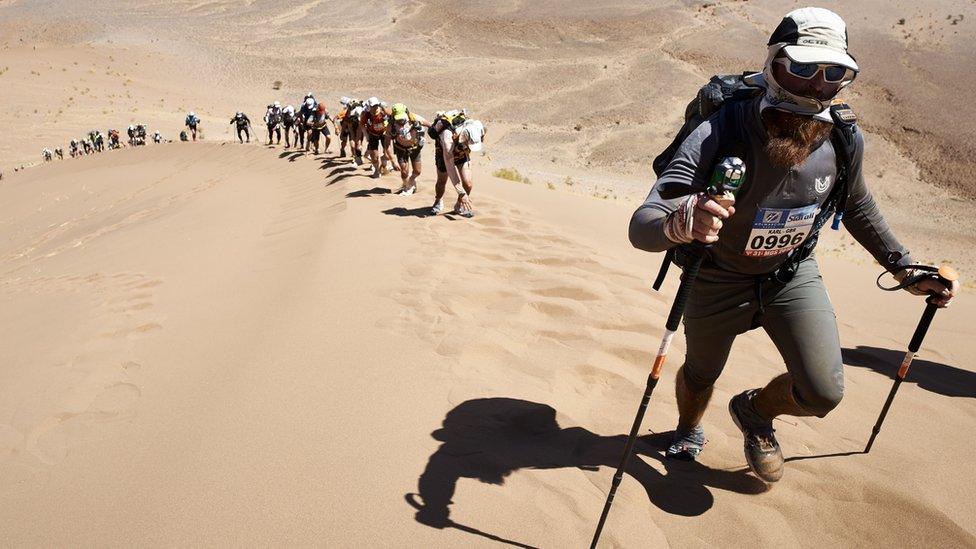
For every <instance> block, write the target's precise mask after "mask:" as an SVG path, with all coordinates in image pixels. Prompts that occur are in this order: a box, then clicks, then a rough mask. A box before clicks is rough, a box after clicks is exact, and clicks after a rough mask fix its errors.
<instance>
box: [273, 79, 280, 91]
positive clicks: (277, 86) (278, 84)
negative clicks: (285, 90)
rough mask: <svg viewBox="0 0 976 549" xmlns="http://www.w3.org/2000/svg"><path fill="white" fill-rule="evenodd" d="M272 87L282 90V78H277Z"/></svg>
mask: <svg viewBox="0 0 976 549" xmlns="http://www.w3.org/2000/svg"><path fill="white" fill-rule="evenodd" d="M271 89H273V90H280V89H281V80H275V81H274V83H272V84H271Z"/></svg>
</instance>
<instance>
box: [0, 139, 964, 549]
mask: <svg viewBox="0 0 976 549" xmlns="http://www.w3.org/2000/svg"><path fill="white" fill-rule="evenodd" d="M479 179H480V181H481V183H479V193H478V197H477V198H478V202H477V206H478V208H479V211H480V215H479V216H478V217H476V218H475V219H474V220H473V221H463V220H452V219H451V218H450V217H446V216H444V217H438V218H425V217H419V215H420V214H421V213H422V211H423V207H425V206H427V205H428V204H427V202H428V196H427V195H426V191H429V187H428V188H427V189H424V191H425V193H424V194H423V195H422V196H415V197H410V198H400V197H396V196H393V195H390V194H389V193H388V192H387V191H388V188H387V187H389V186H392V184H394V183H395V178H393V177H387V178H384V179H383V180H381V181H380V182H379V183H377V182H375V181H373V180H370V179H368V178H366V177H365V176H364V172H363V171H362V170H355V169H353V168H352V167H351V166H349V165H347V164H345V163H339V162H336V161H334V160H331V159H329V158H328V157H326V158H323V159H319V160H312V159H309V158H307V157H296V155H295V154H286V153H285V152H283V151H282V150H281V149H278V148H274V149H267V148H265V147H262V146H237V145H218V144H196V145H192V144H191V145H168V146H161V147H154V148H147V149H145V150H138V151H121V152H114V153H110V154H106V155H102V156H99V157H90V158H85V159H82V160H78V161H75V162H71V163H67V162H66V163H63V164H60V165H55V166H45V167H42V168H38V169H36V170H31V171H30V172H29V173H27V174H24V175H22V176H19V177H18V178H17V180H16V182H15V183H14V182H11V183H8V184H7V185H4V186H3V187H0V204H2V206H0V219H3V225H2V229H3V233H4V234H5V235H9V237H8V238H7V239H6V240H5V241H4V244H3V247H2V249H0V257H2V264H0V272H2V275H0V276H2V278H0V292H2V294H0V299H2V301H3V302H4V303H5V304H7V306H5V307H3V308H2V310H0V328H2V329H0V333H3V334H4V336H3V338H4V344H3V345H2V346H0V349H2V351H0V352H2V353H3V354H2V356H0V364H2V365H3V369H2V370H0V376H2V383H0V387H2V389H0V391H2V392H0V403H2V405H0V406H2V407H0V436H2V438H0V448H2V452H0V460H2V461H0V503H2V504H0V509H3V511H2V512H0V519H2V520H0V537H2V538H4V539H6V540H8V541H10V542H11V543H13V544H16V545H38V544H41V545H51V544H57V545H66V544H73V545H76V544H82V545H94V544H98V545H135V544H138V545H144V544H152V545H173V544H219V545H239V544H249V545H260V544H279V545H280V544H285V543H293V544H302V545H306V544H316V545H320V544H327V545H333V546H359V545H365V544H370V545H374V546H403V545H407V546H457V545H459V544H475V545H482V544H489V542H490V540H498V539H502V540H509V541H511V542H516V543H519V544H525V545H531V546H546V547H565V546H576V545H582V544H584V543H585V542H586V540H587V539H588V538H589V535H590V532H591V528H592V527H593V524H594V521H595V519H596V516H597V515H598V513H599V510H600V507H601V506H602V502H603V497H604V494H605V490H606V489H607V487H608V485H609V481H610V475H611V473H610V468H609V467H607V466H609V465H611V464H612V463H613V462H614V461H615V460H616V457H617V454H618V452H619V450H620V446H621V439H620V437H619V436H616V437H614V436H612V435H619V433H622V432H625V430H626V429H627V428H628V426H629V423H630V420H631V417H632V414H633V408H634V406H635V404H636V402H637V400H638V399H639V395H640V392H641V390H642V386H643V380H644V377H645V375H646V368H647V365H648V361H649V356H650V353H651V352H653V350H654V348H655V347H656V343H657V338H658V337H659V335H660V330H661V325H662V323H663V316H664V315H665V314H666V309H667V299H668V296H669V295H670V294H671V293H672V292H673V284H674V281H673V280H672V281H670V282H669V286H668V288H667V291H665V292H664V293H663V294H660V295H656V294H649V293H648V291H647V289H646V286H647V274H648V272H649V271H650V270H651V269H652V267H653V266H654V264H655V263H656V260H655V258H653V257H651V256H647V255H644V254H638V253H637V252H635V251H633V250H629V249H628V248H627V246H626V243H625V241H624V239H623V234H624V228H625V224H626V219H627V216H628V213H629V212H628V211H627V210H625V209H623V208H621V207H619V206H617V205H614V204H612V203H610V202H608V201H603V200H595V199H592V198H587V197H580V196H572V195H570V194H568V193H559V192H554V191H549V190H546V189H543V188H538V187H533V186H526V185H521V184H515V183H511V182H507V181H494V180H490V179H489V178H487V177H486V176H485V174H481V175H480V176H479ZM39 188H42V189H43V191H42V192H41V193H38V192H37V189H39ZM824 271H825V277H826V278H827V279H828V284H829V285H830V287H831V292H832V295H833V297H834V299H835V302H836V306H837V309H838V313H839V317H840V325H841V330H842V341H843V344H844V346H845V348H848V349H850V352H848V353H847V362H848V363H849V365H850V366H851V367H849V368H848V394H847V398H846V400H845V402H844V404H843V405H842V406H841V408H839V409H838V410H837V411H836V412H835V413H834V414H832V415H831V416H830V418H828V419H827V420H823V421H821V420H806V419H804V420H799V421H797V422H796V423H795V425H794V424H792V423H785V422H779V423H778V426H777V429H778V430H779V433H780V435H781V439H782V441H783V443H784V446H785V448H786V451H787V453H788V454H789V455H790V456H796V457H803V456H811V455H818V454H824V453H834V452H843V451H849V450H855V449H858V448H860V447H861V446H860V445H861V444H862V443H863V441H864V440H865V439H866V435H867V434H868V431H869V429H870V425H871V423H872V421H873V419H874V416H875V414H876V412H877V410H878V408H879V407H880V404H881V402H882V400H883V398H884V394H885V393H886V391H887V388H888V384H889V376H890V373H891V371H892V365H893V364H895V363H896V362H897V360H898V358H897V356H896V355H897V353H898V350H900V349H901V348H902V347H903V344H904V343H903V342H904V341H905V339H907V337H908V336H909V335H910V332H911V329H912V324H913V322H914V319H915V318H916V315H917V314H918V312H919V310H920V303H919V302H918V301H917V300H914V299H912V298H910V296H907V295H905V296H903V295H900V294H899V295H895V296H892V295H888V294H882V293H881V292H878V291H873V290H871V284H872V282H873V281H872V275H873V273H874V269H872V268H862V267H858V266H853V265H851V264H849V263H847V262H840V261H836V260H834V259H830V258H828V259H826V260H825V261H824ZM880 311H884V314H881V313H880ZM973 314H974V311H973V305H972V304H971V303H968V302H967V301H962V302H961V303H960V304H959V306H958V307H955V308H953V309H951V310H950V311H947V312H946V313H945V314H941V313H940V315H939V317H938V318H937V320H936V324H935V327H934V328H933V331H932V333H931V334H930V337H929V339H928V340H927V342H926V346H925V350H924V352H923V353H922V355H921V359H924V361H921V360H920V361H919V362H918V363H917V364H916V369H915V370H913V372H912V380H913V383H910V384H907V385H906V386H905V387H904V388H903V389H902V393H901V394H900V395H899V400H898V401H897V402H896V406H895V408H894V410H893V412H892V415H891V417H890V419H889V422H888V423H887V425H886V429H885V431H884V433H883V435H882V437H881V438H880V439H879V442H878V444H877V446H876V449H875V450H874V452H873V453H872V454H871V455H870V457H868V456H849V457H837V458H825V459H812V460H802V461H796V462H793V463H791V464H790V468H789V470H788V472H787V476H786V478H785V479H784V480H783V481H782V482H781V483H779V484H778V485H777V486H775V487H774V488H773V489H772V490H771V491H768V492H765V491H764V490H765V488H764V486H763V485H762V483H760V482H759V481H757V480H756V479H755V478H753V477H751V476H749V475H747V474H745V473H744V472H743V465H744V464H743V460H742V456H741V450H740V444H741V439H740V438H739V437H738V436H737V435H736V432H735V427H734V426H733V425H732V423H731V421H730V420H729V419H728V417H727V414H726V413H725V411H724V406H725V401H726V400H727V398H728V397H729V396H731V395H732V394H734V393H735V392H737V391H739V390H741V389H742V388H744V387H748V386H754V385H757V384H760V383H762V382H763V381H765V380H766V379H768V378H769V377H771V376H772V375H774V374H775V373H777V372H779V371H780V370H781V368H782V366H781V364H780V362H779V359H778V358H777V355H776V354H775V351H774V349H773V348H772V346H771V344H770V343H769V342H768V341H767V340H766V338H765V336H763V335H762V334H750V335H748V336H745V337H743V338H741V340H740V341H739V343H738V344H737V347H736V348H735V350H734V352H733V357H732V360H731V362H730V366H729V368H728V371H727V373H726V375H725V376H724V377H723V378H722V381H721V383H720V385H719V387H718V389H717V391H716V399H715V402H714V403H713V406H712V409H711V410H710V411H709V414H708V415H707V416H706V423H705V426H706V429H708V432H709V438H710V440H711V442H710V444H709V446H708V450H707V452H706V453H705V454H704V456H703V460H702V462H701V464H699V465H688V464H670V463H663V462H662V461H661V453H660V452H661V450H660V443H661V440H662V438H661V437H660V436H656V435H654V434H653V433H654V432H664V431H667V430H668V429H669V428H670V427H671V426H672V425H673V422H674V419H675V411H674V399H673V396H672V391H673V386H672V382H671V379H670V378H671V374H672V373H673V370H674V368H675V367H676V364H672V365H671V366H670V368H669V372H668V374H667V375H666V377H665V379H664V381H663V382H662V384H661V386H660V387H659V389H658V392H657V394H656V395H655V398H654V401H653V404H652V411H651V413H650V416H649V419H648V421H647V423H646V427H648V428H649V429H651V431H650V432H648V435H647V437H646V439H645V441H644V442H643V443H642V444H641V446H640V453H641V460H640V462H638V463H636V464H635V466H634V467H633V471H632V476H630V477H628V478H627V479H626V481H625V482H624V484H623V486H622V489H621V491H620V494H619V495H618V501H617V504H616V506H615V508H614V512H613V514H612V516H611V521H610V525H609V529H608V531H607V534H606V538H605V539H606V541H607V544H608V546H609V545H611V544H615V545H619V546H628V547H633V546H648V545H652V546H663V545H665V544H671V545H681V546H689V545H691V546H698V545H754V544H755V543H756V541H757V540H759V541H760V542H765V543H768V544H784V543H789V544H798V545H811V544H816V545H818V546H819V545H823V544H827V545H842V544H853V543H857V544H868V545H876V546H882V545H886V546H887V545H891V544H904V545H914V544H918V543H933V542H935V543H938V544H939V545H940V546H967V545H972V544H973V543H976V536H974V533H976V523H974V522H973V520H972V517H973V516H976V508H974V501H973V499H972V498H971V497H970V496H969V494H968V491H967V486H969V485H971V484H972V481H973V478H972V475H971V473H969V472H968V470H966V469H965V468H964V466H963V464H965V463H967V460H968V452H967V451H966V450H967V448H966V445H965V444H940V445H939V450H938V451H937V452H936V453H932V452H928V451H925V447H928V446H929V445H928V443H927V442H925V441H928V440H933V439H934V440H939V441H951V440H958V436H959V433H963V432H967V431H968V430H970V429H971V428H972V425H973V421H974V418H976V400H974V399H976V393H973V390H972V388H973V387H974V383H973V379H974V376H976V374H974V373H973V372H972V371H971V370H969V369H968V368H971V365H972V360H973V357H974V356H976V350H974V347H973V344H972V342H973V341H974V340H976V338H974V337H973V336H974V335H976V333H974V330H973V328H972V327H971V326H969V325H968V323H967V322H966V320H967V319H971V318H973ZM40 342H43V344H40ZM680 350H681V349H680V345H679V349H677V350H676V355H679V356H680ZM928 361H931V362H928ZM675 362H677V359H676V360H675ZM876 370H877V371H876ZM486 399H488V400H486ZM597 468H599V469H597ZM635 477H636V480H635ZM418 492H419V493H420V495H419V496H417V495H415V494H417V493H418ZM448 501H452V502H453V504H452V505H450V510H451V514H450V518H451V519H452V520H453V521H456V522H455V523H454V524H456V525H457V527H449V528H446V529H443V530H442V529H437V528H431V527H429V526H426V525H424V524H421V523H419V522H417V521H416V520H414V513H415V509H414V507H412V506H411V504H410V502H413V503H416V504H419V502H426V503H427V504H429V505H430V506H431V509H438V508H441V509H443V506H444V505H446V504H447V502H448ZM39 517H43V519H40V518H39Z"/></svg>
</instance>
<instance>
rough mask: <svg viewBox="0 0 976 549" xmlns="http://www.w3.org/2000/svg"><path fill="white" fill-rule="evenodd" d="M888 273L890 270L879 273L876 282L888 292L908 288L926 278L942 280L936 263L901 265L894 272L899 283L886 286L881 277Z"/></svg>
mask: <svg viewBox="0 0 976 549" xmlns="http://www.w3.org/2000/svg"><path fill="white" fill-rule="evenodd" d="M886 274H888V271H884V272H883V273H881V274H880V275H878V279H877V280H876V281H875V284H876V285H877V286H878V288H880V289H882V290H884V291H886V292H895V291H898V290H906V289H908V290H909V291H910V289H911V288H912V286H915V285H916V284H918V283H919V282H920V281H922V280H925V279H934V280H939V281H940V282H941V277H940V276H939V268H938V267H936V266H935V265H922V264H911V265H905V266H904V267H901V268H900V269H899V270H898V271H896V272H894V273H892V275H893V276H894V277H895V279H896V280H898V283H897V284H895V285H894V286H884V285H882V284H881V279H882V278H884V276H885V275H886Z"/></svg>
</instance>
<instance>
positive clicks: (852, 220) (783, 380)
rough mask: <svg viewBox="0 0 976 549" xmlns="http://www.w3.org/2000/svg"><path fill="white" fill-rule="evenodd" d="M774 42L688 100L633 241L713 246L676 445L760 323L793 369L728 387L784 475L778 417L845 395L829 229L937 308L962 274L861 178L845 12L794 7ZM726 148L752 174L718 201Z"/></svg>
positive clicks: (691, 448)
mask: <svg viewBox="0 0 976 549" xmlns="http://www.w3.org/2000/svg"><path fill="white" fill-rule="evenodd" d="M767 45H768V54H767V57H766V63H765V66H764V69H763V71H762V72H761V73H755V74H744V75H743V76H721V77H719V76H717V77H713V78H712V81H711V82H710V83H709V84H708V85H706V86H705V87H703V88H702V90H701V91H700V92H699V94H698V97H696V99H695V100H693V101H692V103H691V104H690V105H689V106H688V109H687V110H686V122H685V126H684V127H683V128H682V130H681V131H680V132H679V134H678V135H677V136H676V138H675V140H674V142H673V143H672V144H671V146H669V147H668V149H666V150H665V151H664V152H663V153H662V154H661V156H659V157H658V158H657V159H656V160H655V163H654V167H655V172H657V174H658V176H659V177H658V180H657V182H656V183H655V184H654V187H653V188H652V189H651V192H650V194H649V195H648V197H647V199H646V201H645V202H644V204H643V205H641V206H640V207H639V208H638V209H637V211H636V212H635V213H634V215H633V218H632V219H631V224H630V240H631V242H632V243H633V245H634V246H635V247H637V248H639V249H642V250H646V251H650V252H661V251H668V254H667V259H666V261H669V260H671V259H672V258H673V259H674V261H675V262H676V263H677V264H679V265H682V264H683V261H684V260H685V259H686V258H687V257H689V254H690V253H693V250H694V248H693V247H691V246H692V244H693V243H700V244H698V245H699V246H700V245H707V246H708V249H707V255H706V256H705V259H704V262H703V264H702V266H701V270H700V273H699V274H698V278H697V281H696V282H695V285H694V288H693V290H692V293H691V296H690V298H689V299H688V301H687V305H686V308H685V320H684V325H685V338H686V349H687V350H686V357H685V362H684V365H683V366H682V367H681V368H680V369H679V370H678V372H677V377H676V381H675V385H676V393H677V404H678V414H679V419H678V425H677V428H676V429H675V433H674V437H673V441H672V444H671V446H670V447H669V448H668V449H667V456H668V457H669V458H676V459H685V460H694V459H696V458H697V457H698V455H699V453H700V452H701V451H702V448H703V446H704V445H705V442H706V438H705V433H704V431H703V429H702V426H701V420H702V416H703V414H704V412H705V408H706V407H707V405H708V402H709V398H710V397H711V394H712V388H713V385H714V383H715V381H716V380H717V379H718V377H719V375H720V374H721V372H722V369H723V368H724V366H725V362H726V360H727V358H728V356H729V351H730V349H731V347H732V343H733V341H734V340H735V337H736V336H737V335H739V334H742V333H745V332H747V331H749V330H752V329H754V328H758V327H762V328H763V329H764V330H765V331H766V333H767V334H768V335H769V337H770V338H771V339H772V340H773V342H774V343H775V345H776V348H777V349H778V350H779V352H780V354H781V355H782V357H783V360H784V362H785V366H786V371H787V373H784V374H782V375H779V376H777V377H775V378H773V380H772V381H770V382H769V383H768V384H767V385H766V386H765V387H763V388H759V389H750V390H747V391H745V392H742V393H740V394H738V395H736V396H735V397H733V398H732V400H731V401H730V402H729V412H730V414H731V415H732V419H733V421H734V423H735V424H736V426H737V427H739V429H740V430H741V431H742V433H743V436H744V451H745V456H746V460H747V462H748V464H749V467H750V468H751V469H752V471H753V472H754V473H755V474H756V475H757V476H759V477H760V478H761V479H763V480H765V481H767V482H775V481H777V480H779V479H780V478H781V476H782V474H783V466H784V459H783V455H782V451H781V449H780V445H779V443H778V441H777V440H776V437H775V435H774V430H773V425H772V421H773V418H775V417H777V416H779V415H791V416H817V417H821V418H822V417H825V416H826V415H827V414H828V413H830V411H831V410H833V409H834V408H835V407H836V406H837V405H838V404H839V403H840V401H841V398H842V397H843V393H844V373H843V363H842V360H841V348H840V340H839V335H838V330H837V321H836V318H835V315H834V311H833V307H832V306H831V303H830V300H829V298H828V296H827V290H826V288H825V286H824V283H823V280H822V279H821V276H820V273H819V270H818V267H817V262H816V259H815V257H814V255H813V251H814V247H815V245H816V242H817V239H818V235H819V231H820V230H821V229H822V227H823V226H824V225H826V224H827V223H828V222H829V221H830V220H831V219H832V218H833V219H835V224H836V222H839V221H840V219H842V220H843V223H844V226H845V227H846V228H847V230H848V231H849V232H850V233H851V235H852V236H853V237H854V238H855V239H856V240H857V241H858V242H859V243H860V244H861V245H862V246H863V247H864V248H865V249H866V250H867V251H868V252H870V253H871V255H872V256H874V258H875V259H876V260H877V261H878V262H879V263H880V264H881V265H882V266H883V267H884V268H885V269H886V270H887V271H888V272H890V273H892V274H893V275H894V276H895V278H896V279H898V280H899V281H900V282H902V284H904V286H905V289H907V290H909V291H911V292H912V293H917V294H922V295H930V296H932V297H931V298H930V299H931V300H932V303H934V304H936V305H938V306H939V307H945V306H948V304H949V302H950V301H951V299H952V297H953V295H954V294H955V292H956V291H958V283H951V284H949V285H945V284H943V283H941V282H939V281H938V280H937V279H936V278H934V277H932V276H929V275H928V274H926V270H925V268H924V267H923V266H917V265H914V264H913V262H912V258H911V256H910V255H909V252H908V250H906V249H905V248H904V246H902V245H901V244H900V243H899V242H898V240H897V239H896V238H895V236H894V234H893V233H892V231H891V229H890V228H889V226H888V224H887V223H886V222H885V220H884V218H883V217H882V215H881V213H880V211H879V209H878V207H877V205H876V204H875V201H874V198H873V197H872V195H871V193H870V191H869V190H868V188H867V186H866V184H865V181H864V174H863V173H862V158H863V154H864V139H863V136H862V134H861V132H860V130H859V129H858V126H857V124H856V116H855V115H854V112H853V110H851V108H850V107H848V106H847V105H845V104H843V103H841V102H838V101H836V100H835V97H836V96H837V94H838V93H839V92H840V91H841V90H842V89H844V88H845V87H846V86H848V85H849V84H851V82H853V81H854V79H855V78H856V76H857V74H858V71H859V68H858V64H857V62H856V61H855V60H854V58H853V57H852V56H851V55H850V54H849V53H848V52H847V28H846V25H845V23H844V21H843V20H842V19H841V18H840V17H839V16H838V15H837V14H835V13H833V12H831V11H829V10H826V9H822V8H802V9H798V10H794V11H792V12H790V13H789V14H787V15H786V17H785V18H784V19H783V20H782V22H781V23H780V24H779V26H778V27H777V28H776V30H775V31H774V32H773V34H772V36H771V38H770V39H769V42H768V44H767ZM730 157H735V158H740V159H742V160H743V161H744V165H745V168H746V169H745V182H744V183H743V184H742V189H741V190H740V191H739V192H738V195H737V197H738V198H737V200H736V202H735V204H734V205H728V207H723V206H721V205H720V204H719V203H717V202H716V201H715V200H713V199H712V197H710V196H708V195H707V194H704V193H703V192H701V190H702V189H704V188H705V187H706V185H707V178H708V177H709V176H710V175H711V174H712V172H713V168H714V166H715V165H716V164H717V163H718V162H719V161H721V160H723V159H726V158H730ZM666 265H667V263H665V266H666ZM662 275H663V267H662ZM659 279H660V277H659Z"/></svg>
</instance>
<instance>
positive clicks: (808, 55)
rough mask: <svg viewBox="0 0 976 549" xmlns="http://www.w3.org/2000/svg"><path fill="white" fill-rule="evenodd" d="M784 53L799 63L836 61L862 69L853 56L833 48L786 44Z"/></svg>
mask: <svg viewBox="0 0 976 549" xmlns="http://www.w3.org/2000/svg"><path fill="white" fill-rule="evenodd" d="M783 53H785V54H786V56H787V57H789V58H790V59H792V60H794V61H796V62H797V63H834V64H836V65H841V66H843V67H847V68H849V69H853V70H855V71H857V70H860V68H859V67H858V66H857V61H855V60H854V58H853V57H851V56H850V55H848V54H847V53H844V52H842V51H839V50H835V49H833V48H822V47H819V46H786V47H784V48H783Z"/></svg>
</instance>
